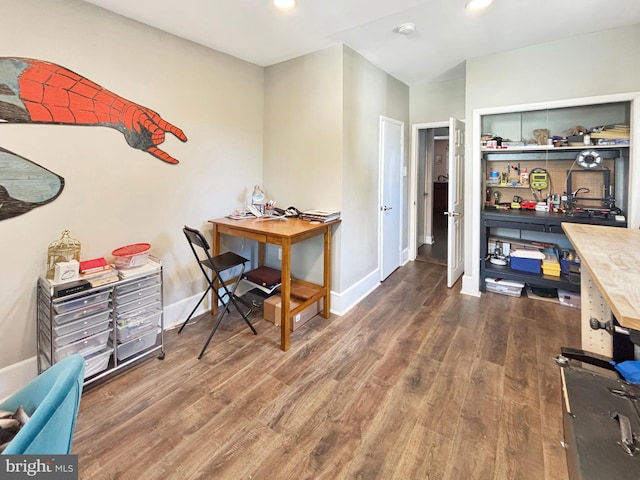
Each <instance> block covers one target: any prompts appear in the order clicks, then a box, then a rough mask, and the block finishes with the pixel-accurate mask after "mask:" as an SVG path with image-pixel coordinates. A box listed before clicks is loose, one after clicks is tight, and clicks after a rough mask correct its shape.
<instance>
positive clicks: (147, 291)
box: [113, 283, 162, 306]
mask: <svg viewBox="0 0 640 480" xmlns="http://www.w3.org/2000/svg"><path fill="white" fill-rule="evenodd" d="M161 288H162V287H161V286H160V284H159V283H158V284H156V285H152V286H150V287H147V288H143V289H142V290H136V291H134V292H131V293H127V294H126V295H118V296H116V297H114V299H113V302H114V303H115V304H116V305H118V306H120V305H124V304H125V303H129V302H133V301H134V300H137V299H141V298H143V297H148V296H150V295H154V294H159V293H160V290H161Z"/></svg>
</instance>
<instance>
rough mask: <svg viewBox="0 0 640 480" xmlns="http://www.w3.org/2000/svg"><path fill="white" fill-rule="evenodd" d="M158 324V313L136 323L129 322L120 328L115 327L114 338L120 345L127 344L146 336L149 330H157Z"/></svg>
mask: <svg viewBox="0 0 640 480" xmlns="http://www.w3.org/2000/svg"><path fill="white" fill-rule="evenodd" d="M159 322H160V313H158V314H156V315H153V316H151V317H146V318H144V319H142V320H140V321H137V322H129V323H127V324H125V325H122V326H120V325H118V326H117V327H116V338H117V339H118V342H120V343H125V342H128V341H129V340H132V339H134V338H138V337H141V336H143V335H146V334H147V333H149V331H150V330H151V329H154V328H157V327H158V325H159Z"/></svg>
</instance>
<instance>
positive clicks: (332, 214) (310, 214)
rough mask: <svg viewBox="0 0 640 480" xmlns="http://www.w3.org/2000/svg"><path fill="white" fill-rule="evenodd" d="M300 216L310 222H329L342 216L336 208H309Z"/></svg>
mask: <svg viewBox="0 0 640 480" xmlns="http://www.w3.org/2000/svg"><path fill="white" fill-rule="evenodd" d="M300 218H302V219H303V220H308V221H310V222H320V223H327V222H332V221H333V220H337V219H339V218H340V212H339V211H335V210H307V211H306V212H302V214H301V215H300Z"/></svg>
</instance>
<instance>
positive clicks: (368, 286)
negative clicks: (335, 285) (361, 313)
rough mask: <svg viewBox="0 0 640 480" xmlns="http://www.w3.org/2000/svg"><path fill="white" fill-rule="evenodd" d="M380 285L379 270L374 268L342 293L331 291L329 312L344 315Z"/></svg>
mask: <svg viewBox="0 0 640 480" xmlns="http://www.w3.org/2000/svg"><path fill="white" fill-rule="evenodd" d="M378 286H380V270H379V269H377V268H376V269H375V270H374V271H373V272H371V273H370V274H369V275H367V276H366V277H364V278H363V279H362V280H360V281H359V282H357V283H355V284H354V285H352V286H351V287H349V288H348V289H347V290H345V291H344V292H342V293H333V292H331V313H335V314H336V315H344V314H345V313H347V312H348V311H349V310H351V309H352V308H353V307H355V306H356V305H357V304H358V303H360V301H361V300H362V299H363V298H365V297H366V296H367V295H369V294H370V293H371V292H373V291H374V290H375V289H376V288H378Z"/></svg>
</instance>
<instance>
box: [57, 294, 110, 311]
mask: <svg viewBox="0 0 640 480" xmlns="http://www.w3.org/2000/svg"><path fill="white" fill-rule="evenodd" d="M110 294H111V291H110V290H106V291H104V292H100V293H91V294H88V295H83V296H81V297H76V298H73V299H70V300H67V301H65V302H54V303H53V309H54V310H55V311H56V313H66V312H69V311H71V310H76V309H78V308H87V307H89V306H91V305H94V304H96V303H103V302H104V301H106V300H108V299H109V295H110Z"/></svg>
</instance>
